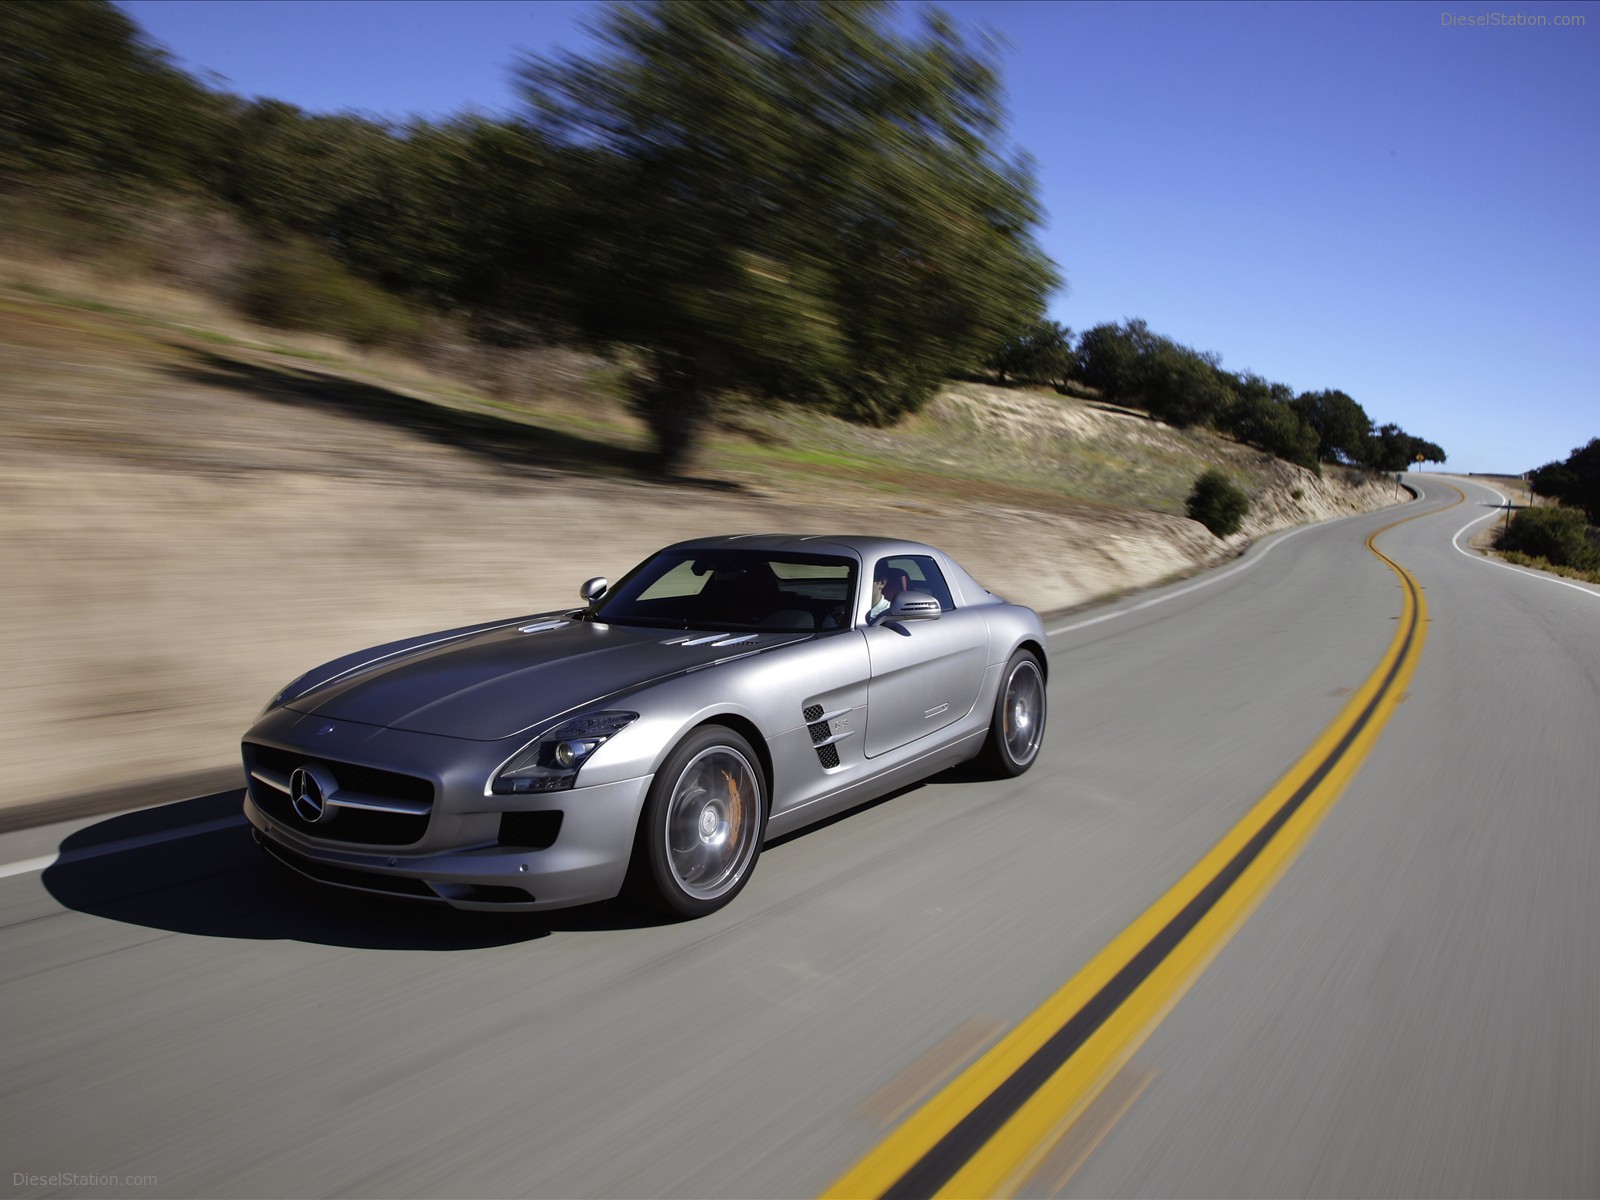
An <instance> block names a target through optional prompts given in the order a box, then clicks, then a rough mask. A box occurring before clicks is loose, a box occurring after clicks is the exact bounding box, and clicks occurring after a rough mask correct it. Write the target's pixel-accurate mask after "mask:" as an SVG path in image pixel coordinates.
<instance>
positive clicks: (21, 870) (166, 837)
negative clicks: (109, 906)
mask: <svg viewBox="0 0 1600 1200" xmlns="http://www.w3.org/2000/svg"><path fill="white" fill-rule="evenodd" d="M246 823H247V822H246V821H245V819H244V814H243V813H240V814H239V815H238V816H233V817H218V818H217V819H216V820H215V821H203V822H201V823H200V824H199V825H185V826H183V827H182V828H179V829H167V830H163V831H162V832H160V833H147V834H144V835H142V836H140V837H131V838H123V839H122V840H121V841H116V842H105V843H103V844H101V845H98V846H85V847H84V848H83V849H82V850H68V851H67V852H66V853H65V854H46V855H44V856H43V857H42V858H25V859H23V860H22V861H21V862H14V863H6V864H5V865H4V866H0V879H5V878H6V877H8V876H11V875H26V874H28V873H29V872H31V871H47V870H49V869H50V868H51V867H53V866H56V865H58V864H60V865H66V864H68V863H76V862H87V861H88V860H89V859H93V858H104V857H106V856H107V855H109V854H124V853H126V852H127V851H129V850H142V849H144V847H146V846H159V845H161V843H163V842H176V841H179V840H181V839H183V838H190V837H199V836H200V835H201V834H206V833H216V832H218V831H219V830H222V829H233V828H235V827H236V826H239V825H244V824H246Z"/></svg>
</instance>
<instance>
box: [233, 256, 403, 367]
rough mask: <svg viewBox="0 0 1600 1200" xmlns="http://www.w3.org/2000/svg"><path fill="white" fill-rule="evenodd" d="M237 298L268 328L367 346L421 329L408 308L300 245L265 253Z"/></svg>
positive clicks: (246, 277)
mask: <svg viewBox="0 0 1600 1200" xmlns="http://www.w3.org/2000/svg"><path fill="white" fill-rule="evenodd" d="M237 300H238V304H239V307H240V309H241V310H242V311H243V312H244V313H245V314H246V315H247V316H249V317H250V318H251V319H253V320H256V321H260V322H261V323H262V324H263V325H271V326H274V327H275V328H278V329H304V330H309V331H311V332H314V333H331V334H333V335H335V336H336V337H343V338H348V339H349V340H350V341H352V342H355V343H357V344H358V345H362V346H375V345H393V344H399V343H403V342H407V341H410V340H412V339H414V338H415V337H416V336H417V334H418V333H419V332H420V328H421V323H420V321H419V320H418V318H417V315H416V314H415V313H414V312H412V311H411V310H410V309H409V308H407V307H406V306H405V304H403V303H402V302H400V301H399V300H397V299H395V297H393V296H391V295H390V294H389V293H387V292H385V291H384V290H383V289H382V288H380V287H378V286H377V285H376V284H372V283H368V282H367V281H366V280H365V279H361V278H360V277H358V276H356V275H352V274H351V273H350V272H349V271H347V270H345V268H344V267H342V266H340V265H339V263H337V262H335V261H334V260H333V259H332V258H330V257H329V256H328V255H326V254H323V253H322V252H320V251H318V250H317V249H315V248H314V247H312V246H310V245H309V244H307V243H305V242H300V241H290V242H279V243H275V244H273V245H272V246H270V247H268V248H267V249H265V250H264V251H263V252H262V253H261V254H260V256H259V257H257V258H256V260H255V261H254V262H252V263H251V264H250V265H249V266H248V267H246V268H245V270H244V272H243V277H242V278H241V280H240V283H239V287H238V292H237Z"/></svg>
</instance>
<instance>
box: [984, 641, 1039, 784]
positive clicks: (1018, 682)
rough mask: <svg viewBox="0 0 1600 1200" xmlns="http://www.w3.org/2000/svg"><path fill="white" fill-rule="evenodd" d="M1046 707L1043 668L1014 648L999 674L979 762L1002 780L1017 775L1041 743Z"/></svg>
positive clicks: (1027, 653) (1035, 658) (1026, 652)
mask: <svg viewBox="0 0 1600 1200" xmlns="http://www.w3.org/2000/svg"><path fill="white" fill-rule="evenodd" d="M1047 708H1048V702H1047V700H1046V697H1045V687H1044V668H1042V667H1041V666H1040V665H1039V659H1038V656H1037V655H1035V654H1034V653H1033V651H1031V650H1018V651H1017V652H1016V653H1015V654H1013V655H1012V656H1011V661H1010V662H1008V663H1007V664H1006V669H1005V673H1004V674H1002V675H1001V676H1000V688H999V690H998V692H997V693H996V694H995V698H994V717H993V719H992V720H991V721H990V722H989V740H988V741H987V742H985V743H984V746H983V751H982V753H981V754H980V755H979V760H980V761H981V762H982V763H983V765H984V766H985V767H986V768H987V769H988V770H989V771H991V772H992V773H993V774H995V775H998V776H1000V777H1001V778H1003V779H1009V778H1013V777H1015V776H1017V775H1021V774H1022V773H1023V772H1024V771H1026V770H1027V769H1028V768H1029V767H1031V766H1033V762H1034V759H1036V758H1038V757H1039V747H1040V746H1041V745H1043V744H1044V723H1045V716H1046V711H1047Z"/></svg>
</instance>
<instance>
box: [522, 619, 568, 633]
mask: <svg viewBox="0 0 1600 1200" xmlns="http://www.w3.org/2000/svg"><path fill="white" fill-rule="evenodd" d="M570 624H572V622H571V621H539V622H537V623H536V624H533V625H522V626H519V627H518V629H517V632H518V633H544V632H545V631H546V630H549V629H565V628H566V627H567V626H568V625H570Z"/></svg>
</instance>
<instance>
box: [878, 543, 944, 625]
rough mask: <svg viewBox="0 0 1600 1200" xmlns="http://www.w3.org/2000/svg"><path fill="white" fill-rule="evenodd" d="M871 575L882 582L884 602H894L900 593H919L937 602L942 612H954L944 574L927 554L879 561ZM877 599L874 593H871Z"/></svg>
mask: <svg viewBox="0 0 1600 1200" xmlns="http://www.w3.org/2000/svg"><path fill="white" fill-rule="evenodd" d="M872 574H873V578H874V579H875V580H878V579H881V580H884V581H885V585H884V590H883V596H884V598H885V599H887V600H893V599H894V597H895V595H896V594H897V593H899V592H901V591H910V592H921V593H922V594H923V595H925V596H932V597H933V598H934V599H935V600H937V601H938V602H939V607H940V608H941V609H943V610H944V611H945V612H951V611H953V610H954V609H955V601H954V600H952V599H951V597H950V587H949V585H948V584H947V583H945V581H944V572H943V571H941V570H939V564H938V563H936V562H934V561H933V559H931V558H929V557H928V556H927V555H926V554H897V555H895V556H894V557H892V558H880V559H879V560H878V566H877V569H876V570H875V571H873V573H872ZM876 598H877V593H876V592H874V599H876Z"/></svg>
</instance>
